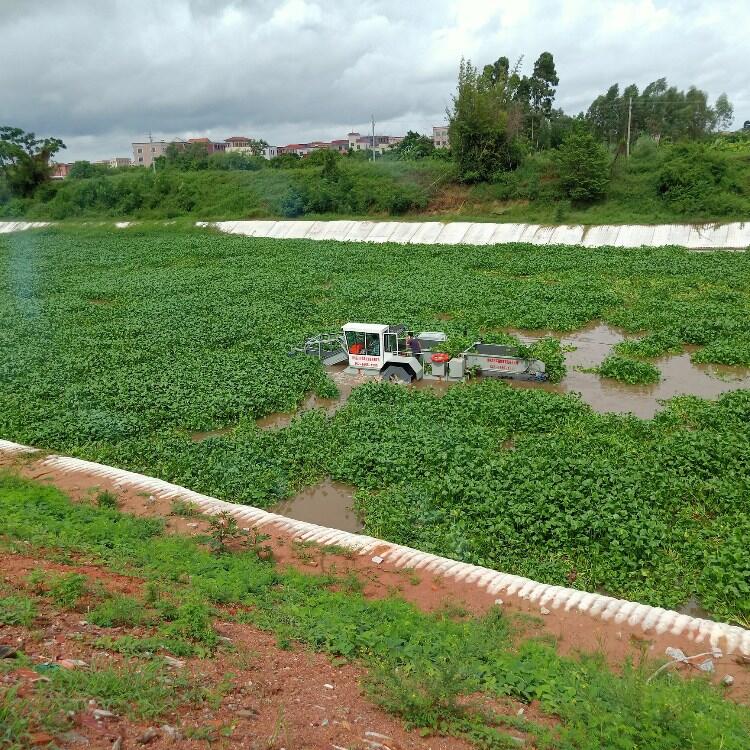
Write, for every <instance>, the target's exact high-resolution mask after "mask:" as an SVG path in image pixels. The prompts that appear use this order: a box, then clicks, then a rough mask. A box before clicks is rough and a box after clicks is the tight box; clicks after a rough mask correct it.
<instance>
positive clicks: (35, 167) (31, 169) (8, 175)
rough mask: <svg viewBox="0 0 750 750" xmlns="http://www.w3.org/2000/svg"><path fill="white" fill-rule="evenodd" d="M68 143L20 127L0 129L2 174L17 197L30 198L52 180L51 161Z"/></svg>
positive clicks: (0, 166) (0, 167)
mask: <svg viewBox="0 0 750 750" xmlns="http://www.w3.org/2000/svg"><path fill="white" fill-rule="evenodd" d="M62 148H65V144H64V143H63V142H62V141H61V140H60V139H59V138H37V137H36V135H34V133H26V132H25V131H23V130H21V128H13V127H10V126H7V125H6V126H3V127H0V174H2V175H3V177H4V178H5V181H6V183H7V184H8V187H9V188H10V190H11V192H12V193H13V194H14V195H18V196H22V197H28V196H30V195H32V194H33V193H34V191H35V190H36V189H37V187H38V186H39V185H41V184H42V183H43V182H46V181H47V180H49V179H50V175H51V173H52V169H51V167H50V159H51V158H52V157H53V156H54V155H55V154H56V153H57V152H58V151H59V150H60V149H62Z"/></svg>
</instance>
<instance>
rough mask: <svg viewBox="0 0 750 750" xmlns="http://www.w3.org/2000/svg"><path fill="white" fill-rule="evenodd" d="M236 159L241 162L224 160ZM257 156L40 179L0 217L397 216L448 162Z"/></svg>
mask: <svg viewBox="0 0 750 750" xmlns="http://www.w3.org/2000/svg"><path fill="white" fill-rule="evenodd" d="M316 154H321V156H320V157H317V156H316ZM204 155H205V154H204ZM238 159H244V160H245V161H246V162H247V164H243V165H240V166H237V165H235V166H231V164H229V163H224V162H230V161H233V160H238ZM321 159H322V160H323V161H325V160H326V159H328V163H327V164H325V163H321V161H320V160H321ZM216 160H219V162H218V163H214V162H215V161H216ZM274 161H275V160H272V161H271V162H270V164H271V166H273V162H274ZM261 162H263V163H264V164H265V160H263V159H262V158H260V157H252V156H243V155H242V154H235V153H226V154H212V155H210V156H207V157H206V162H205V167H196V168H194V169H193V168H185V169H182V168H179V167H177V166H166V167H160V168H159V169H158V170H157V171H156V172H153V171H152V170H148V169H128V170H125V169H121V170H118V169H107V171H106V172H105V171H103V172H102V173H101V174H99V173H97V174H96V175H94V176H92V177H89V178H82V179H74V180H70V179H67V180H64V181H62V182H56V183H52V184H49V185H45V186H43V188H41V189H40V190H38V191H37V193H36V194H35V197H34V199H33V200H32V199H28V200H25V201H17V200H11V201H9V202H7V203H4V202H3V201H2V200H0V215H2V216H13V217H15V216H24V215H25V216H26V218H47V219H50V218H51V219H65V218H71V217H87V216H123V217H132V218H174V217H176V216H184V215H188V216H189V215H191V214H199V215H200V218H202V219H204V218H209V219H210V218H217V219H226V218H231V217H232V216H236V217H238V218H249V217H258V216H297V215H302V214H316V213H333V212H335V213H338V214H342V215H350V216H351V215H367V214H388V213H393V214H400V213H403V212H405V211H410V210H419V209H421V208H424V207H425V206H426V205H427V202H428V199H429V197H430V196H431V195H432V194H434V193H435V192H436V190H437V189H438V188H437V185H438V183H440V182H441V181H442V179H443V178H444V176H445V175H446V174H447V173H448V172H450V167H446V165H441V164H438V163H437V162H435V161H434V160H430V159H428V160H423V161H420V162H408V163H407V162H400V161H396V160H393V161H387V160H380V161H379V162H378V163H376V164H374V165H373V164H370V163H367V162H356V161H352V160H350V159H345V158H341V157H339V156H338V155H337V154H336V153H335V152H333V151H319V152H315V153H314V154H312V155H311V156H310V157H307V158H306V159H305V160H304V161H301V160H300V159H298V158H295V159H293V164H292V165H291V167H290V168H288V169H270V168H268V169H267V168H265V167H262V168H258V167H259V166H262V165H261ZM1 192H2V191H1V190H0V193H1ZM9 195H10V194H9Z"/></svg>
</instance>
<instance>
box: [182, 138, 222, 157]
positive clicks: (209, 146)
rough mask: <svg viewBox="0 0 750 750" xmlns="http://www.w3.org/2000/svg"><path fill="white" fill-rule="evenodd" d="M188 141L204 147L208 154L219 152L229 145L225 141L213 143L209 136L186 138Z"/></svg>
mask: <svg viewBox="0 0 750 750" xmlns="http://www.w3.org/2000/svg"><path fill="white" fill-rule="evenodd" d="M187 142H188V143H192V144H198V145H201V146H205V147H206V151H207V153H209V154H216V153H221V152H223V151H226V150H227V146H228V145H229V144H228V143H227V142H226V141H224V142H220V143H214V141H212V140H211V139H210V138H188V140H187Z"/></svg>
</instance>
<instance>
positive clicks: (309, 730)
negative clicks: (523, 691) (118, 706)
mask: <svg viewBox="0 0 750 750" xmlns="http://www.w3.org/2000/svg"><path fill="white" fill-rule="evenodd" d="M36 568H41V569H43V570H45V571H52V572H56V573H60V572H80V573H85V574H86V575H87V576H89V577H90V578H91V579H95V580H97V581H99V582H101V583H102V584H103V585H104V586H105V587H106V588H107V589H108V590H109V591H110V592H118V593H125V594H127V593H131V594H132V593H137V592H138V590H139V584H140V583H141V582H140V581H139V580H138V579H137V578H126V577H123V576H116V575H114V574H110V573H108V572H106V571H102V570H99V569H97V568H94V567H92V566H86V565H75V566H71V565H60V564H57V563H52V562H49V561H47V560H45V559H43V558H41V559H40V558H38V557H36V556H29V557H27V556H20V555H4V556H3V557H1V558H0V574H1V575H2V576H3V577H4V579H5V580H6V581H8V582H11V583H16V584H17V582H18V581H19V580H21V579H23V578H25V577H26V576H27V575H28V574H29V573H30V572H31V571H32V570H34V569H36ZM215 626H216V629H217V631H218V632H219V633H220V634H221V636H223V637H225V638H227V639H229V641H231V649H227V648H224V649H223V650H220V651H219V652H217V654H216V655H215V656H214V657H212V658H208V659H198V658H193V659H184V660H182V661H184V662H185V664H184V666H182V667H176V668H175V670H174V671H175V672H180V673H182V674H187V675H189V678H190V682H191V683H194V684H196V685H200V686H204V687H206V688H207V689H208V690H214V691H215V690H216V689H217V686H220V685H222V686H223V687H222V692H223V693H224V694H223V697H222V698H221V702H220V705H219V706H218V708H213V707H211V706H210V705H208V704H205V703H203V704H198V705H184V706H181V707H180V709H179V710H178V712H177V713H175V714H172V715H167V716H164V717H161V718H160V719H159V720H157V721H155V722H138V721H133V720H130V719H127V718H126V717H123V716H115V717H112V718H105V719H103V720H97V719H96V718H95V715H94V713H93V711H94V709H96V708H97V706H96V705H93V706H89V708H88V709H87V710H86V711H84V712H81V713H78V714H76V715H75V716H72V717H69V719H68V724H69V729H68V731H67V732H64V733H62V734H60V735H58V736H57V737H53V736H51V735H45V734H44V733H43V732H39V733H37V734H36V735H35V737H34V739H35V744H38V745H39V746H46V745H49V744H51V743H52V742H53V741H54V742H55V744H56V746H58V747H64V748H79V747H87V748H91V749H92V750H99V749H102V750H103V749H104V748H106V749H107V750H111V748H112V747H113V746H114V743H115V742H116V741H117V738H118V737H119V738H122V740H123V741H122V744H121V747H122V748H123V750H125V749H126V748H134V747H141V746H143V745H142V744H141V743H139V742H138V738H141V737H142V736H143V735H144V734H145V733H146V732H147V731H148V730H149V729H152V728H153V729H156V731H157V732H158V734H157V736H156V737H155V739H153V740H151V741H150V742H148V747H149V748H154V749H155V750H158V749H159V748H167V747H175V746H177V747H180V748H196V749H197V748H205V747H207V744H206V742H207V740H208V741H210V742H216V741H219V740H220V741H221V744H220V745H218V746H219V747H224V748H247V749H248V750H280V748H287V749H289V750H291V748H335V747H337V746H338V747H343V748H372V747H375V746H374V745H372V744H369V742H368V741H370V742H372V741H377V742H380V743H381V745H382V746H384V747H388V748H392V750H397V749H399V748H400V749H402V750H406V749H407V748H425V749H427V748H434V750H447V749H448V748H466V747H468V745H467V744H466V743H464V742H461V741H459V740H456V739H452V738H441V737H430V738H427V739H425V738H422V737H421V736H420V735H419V733H418V732H416V731H406V730H405V729H404V727H403V725H402V724H401V722H400V721H399V720H398V719H397V718H395V717H393V716H390V715H389V714H386V713H385V712H383V711H382V710H380V709H379V708H377V707H376V706H375V705H373V704H372V703H371V702H370V701H369V700H368V699H367V698H366V697H365V695H364V693H363V688H362V682H363V679H364V676H365V674H364V671H363V670H362V669H361V668H359V667H357V666H355V665H352V664H344V665H341V666H334V665H333V664H332V663H331V661H330V660H329V659H328V658H327V657H326V656H324V655H321V654H316V653H313V652H310V651H306V650H304V649H302V648H298V647H295V646H292V647H291V648H290V649H286V650H282V649H280V648H278V647H277V645H276V642H275V639H274V637H273V636H271V635H269V634H267V633H264V632H262V631H259V630H257V629H255V628H252V627H250V626H247V625H241V624H237V623H232V622H222V621H219V622H217V623H215ZM126 633H129V634H132V635H136V636H138V635H144V634H145V631H143V630H142V629H139V628H102V627H97V626H95V625H92V624H90V623H88V622H87V621H86V613H85V608H83V609H82V611H80V612H63V611H60V610H57V609H55V608H53V607H52V606H49V605H44V606H42V607H41V609H40V612H39V617H38V618H37V620H36V623H35V627H34V628H33V629H29V628H23V627H2V628H0V642H1V643H4V644H8V645H11V646H13V647H14V648H15V649H16V650H18V651H21V652H23V653H24V654H25V655H26V656H27V657H29V658H30V659H32V661H33V662H34V663H38V664H53V665H60V666H62V664H63V660H71V659H73V660H81V661H84V662H86V664H87V665H94V666H95V665H96V664H97V663H102V662H106V663H107V664H108V665H117V664H127V657H123V656H122V655H121V654H119V653H117V652H112V651H107V650H106V649H103V648H101V646H99V645H97V643H96V641H97V639H99V638H101V637H103V636H112V637H119V636H122V635H125V634H126ZM62 668H65V667H64V666H62ZM75 668H79V669H81V668H86V667H82V666H78V667H75ZM39 678H40V675H39V674H38V673H36V672H35V671H33V670H29V669H27V668H26V669H24V668H20V667H19V668H17V669H14V670H12V671H10V672H8V673H6V674H5V676H4V677H3V678H2V682H1V683H0V691H2V688H3V687H10V686H18V688H19V691H20V694H21V696H22V697H24V696H26V697H29V696H30V695H31V693H32V692H33V691H34V690H35V682H36V681H37V680H39ZM511 708H512V706H511V707H509V709H511ZM164 725H167V726H168V727H172V728H174V729H176V730H177V731H178V732H179V737H178V738H177V739H176V740H175V739H174V738H173V737H172V736H170V733H169V732H170V730H169V729H165V728H163V727H164ZM191 735H195V737H194V738H191Z"/></svg>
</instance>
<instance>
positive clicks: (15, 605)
mask: <svg viewBox="0 0 750 750" xmlns="http://www.w3.org/2000/svg"><path fill="white" fill-rule="evenodd" d="M35 617H36V605H35V604H34V602H33V601H32V600H31V599H29V598H28V597H27V596H1V597H0V625H23V626H25V627H29V626H30V625H31V624H32V623H33V622H34V618H35Z"/></svg>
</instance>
